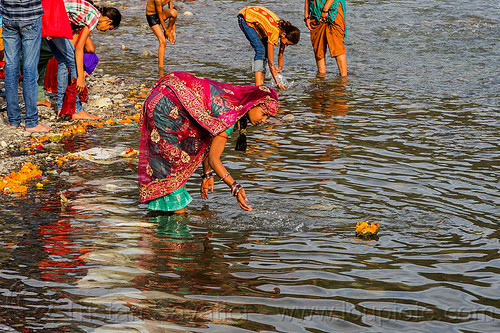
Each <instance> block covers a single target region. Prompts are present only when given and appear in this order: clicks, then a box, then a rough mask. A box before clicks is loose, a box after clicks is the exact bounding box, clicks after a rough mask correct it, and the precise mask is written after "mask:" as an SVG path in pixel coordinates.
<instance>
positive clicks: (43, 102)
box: [36, 99, 53, 108]
mask: <svg viewBox="0 0 500 333" xmlns="http://www.w3.org/2000/svg"><path fill="white" fill-rule="evenodd" d="M36 105H38V106H46V107H48V108H51V107H53V105H52V103H51V102H50V101H49V100H46V99H44V100H43V101H37V102H36Z"/></svg>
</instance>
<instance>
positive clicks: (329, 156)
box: [304, 74, 349, 161]
mask: <svg viewBox="0 0 500 333" xmlns="http://www.w3.org/2000/svg"><path fill="white" fill-rule="evenodd" d="M348 83H349V82H348V78H347V77H345V76H341V77H337V78H336V79H335V80H328V79H326V78H325V76H324V75H321V74H318V75H317V77H316V79H314V80H312V82H311V85H310V86H309V87H308V89H306V90H305V91H306V93H308V94H309V95H310V98H306V99H304V103H305V104H306V107H307V108H308V111H310V112H312V113H315V114H318V115H320V116H319V117H317V118H316V119H317V122H318V125H319V126H317V127H314V128H313V129H311V131H312V133H314V134H316V135H318V136H320V137H322V136H327V137H328V139H329V141H330V140H331V142H329V145H328V146H326V147H325V149H326V152H325V153H322V154H321V157H318V158H319V160H320V161H328V160H333V159H335V158H338V157H346V156H347V155H346V153H345V152H343V151H344V149H343V147H340V146H339V145H338V139H339V137H340V124H341V123H342V120H343V119H344V118H341V116H346V115H347V113H348V112H349V99H348V90H347V85H348ZM334 143H337V145H335V144H334Z"/></svg>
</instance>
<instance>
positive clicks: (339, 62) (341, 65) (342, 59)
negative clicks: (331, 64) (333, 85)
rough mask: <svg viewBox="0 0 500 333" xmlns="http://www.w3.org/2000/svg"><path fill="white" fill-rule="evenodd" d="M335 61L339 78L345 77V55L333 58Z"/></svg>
mask: <svg viewBox="0 0 500 333" xmlns="http://www.w3.org/2000/svg"><path fill="white" fill-rule="evenodd" d="M335 60H337V67H338V68H339V73H340V76H347V57H346V55H345V54H341V55H339V56H336V57H335Z"/></svg>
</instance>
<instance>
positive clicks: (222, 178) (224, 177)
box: [220, 172, 229, 181]
mask: <svg viewBox="0 0 500 333" xmlns="http://www.w3.org/2000/svg"><path fill="white" fill-rule="evenodd" d="M228 176H229V172H228V173H227V174H226V175H225V176H223V177H221V178H220V181H223V180H224V179H226V178H227V177H228Z"/></svg>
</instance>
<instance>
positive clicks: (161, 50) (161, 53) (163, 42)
mask: <svg viewBox="0 0 500 333" xmlns="http://www.w3.org/2000/svg"><path fill="white" fill-rule="evenodd" d="M151 30H153V32H154V34H155V36H156V38H158V43H159V45H158V69H159V70H161V71H162V70H163V60H164V58H165V47H167V39H166V38H165V35H164V34H163V31H162V29H161V26H160V25H159V24H156V25H153V26H152V27H151Z"/></svg>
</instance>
